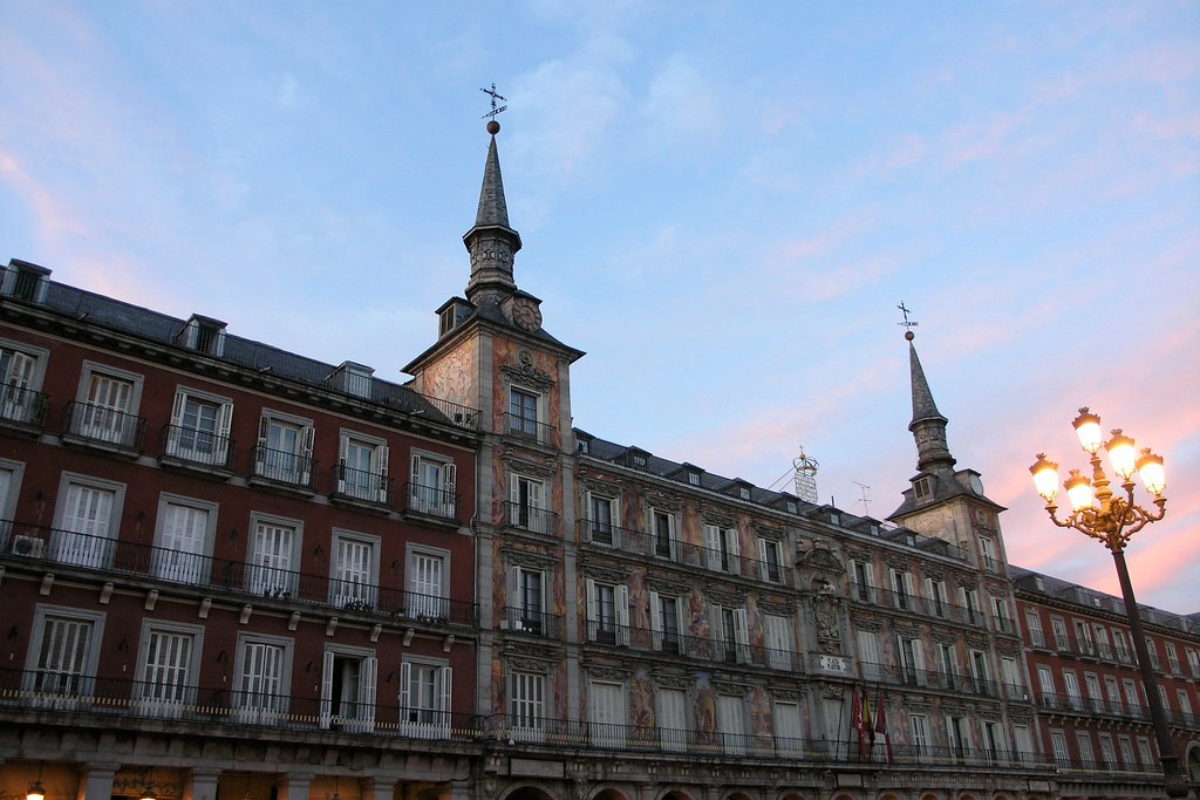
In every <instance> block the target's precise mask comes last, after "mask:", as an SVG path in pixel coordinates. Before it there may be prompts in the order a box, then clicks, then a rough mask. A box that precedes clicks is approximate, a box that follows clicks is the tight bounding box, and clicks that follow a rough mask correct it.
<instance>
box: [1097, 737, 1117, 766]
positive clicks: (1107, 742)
mask: <svg viewBox="0 0 1200 800" xmlns="http://www.w3.org/2000/svg"><path fill="white" fill-rule="evenodd" d="M1100 760H1101V761H1103V762H1104V766H1105V767H1107V768H1108V769H1112V768H1113V767H1115V766H1116V765H1117V751H1116V750H1115V749H1114V748H1113V740H1112V734H1109V733H1102V734H1100Z"/></svg>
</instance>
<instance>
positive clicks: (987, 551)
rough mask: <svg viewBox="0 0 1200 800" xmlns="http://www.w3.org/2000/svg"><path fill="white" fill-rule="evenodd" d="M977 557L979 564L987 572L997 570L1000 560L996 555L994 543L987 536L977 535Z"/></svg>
mask: <svg viewBox="0 0 1200 800" xmlns="http://www.w3.org/2000/svg"><path fill="white" fill-rule="evenodd" d="M979 558H980V561H981V562H982V563H981V566H982V567H983V568H984V569H985V570H987V571H988V572H997V571H999V566H1000V562H999V560H998V559H997V557H996V543H995V542H994V541H992V540H991V539H990V538H989V537H986V536H980V537H979Z"/></svg>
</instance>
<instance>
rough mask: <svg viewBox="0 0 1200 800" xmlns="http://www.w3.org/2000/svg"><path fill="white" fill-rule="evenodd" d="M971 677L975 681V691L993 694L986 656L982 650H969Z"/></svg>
mask: <svg viewBox="0 0 1200 800" xmlns="http://www.w3.org/2000/svg"><path fill="white" fill-rule="evenodd" d="M970 663H971V679H972V680H973V681H974V682H975V693H976V694H983V695H989V696H994V695H995V692H994V691H992V682H991V678H990V671H989V670H988V662H987V656H986V655H984V652H983V651H982V650H972V651H971V661H970Z"/></svg>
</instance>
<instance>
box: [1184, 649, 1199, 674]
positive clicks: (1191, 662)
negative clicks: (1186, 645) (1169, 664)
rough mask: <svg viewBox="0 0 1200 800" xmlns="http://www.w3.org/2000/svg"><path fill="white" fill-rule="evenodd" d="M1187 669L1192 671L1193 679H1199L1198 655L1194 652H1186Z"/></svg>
mask: <svg viewBox="0 0 1200 800" xmlns="http://www.w3.org/2000/svg"><path fill="white" fill-rule="evenodd" d="M1187 660H1188V668H1189V669H1191V671H1192V677H1193V678H1200V653H1197V652H1196V651H1195V650H1188V651H1187Z"/></svg>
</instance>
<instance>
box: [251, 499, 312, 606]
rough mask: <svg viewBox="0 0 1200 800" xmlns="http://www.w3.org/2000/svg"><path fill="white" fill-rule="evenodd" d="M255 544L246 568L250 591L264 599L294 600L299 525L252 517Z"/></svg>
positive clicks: (286, 521)
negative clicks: (294, 568) (282, 598)
mask: <svg viewBox="0 0 1200 800" xmlns="http://www.w3.org/2000/svg"><path fill="white" fill-rule="evenodd" d="M252 522H253V526H254V527H253V529H254V540H253V541H252V542H251V543H250V548H251V549H250V563H249V564H247V565H246V572H247V578H248V579H249V589H250V592H251V593H252V594H257V595H262V596H263V597H293V596H295V594H296V579H297V577H298V574H297V573H296V571H295V570H293V568H292V566H293V564H295V563H296V562H297V561H298V560H299V556H298V555H297V554H298V553H299V552H300V523H298V522H294V521H291V520H280V519H272V518H266V517H262V518H259V517H257V515H256V516H254V517H252Z"/></svg>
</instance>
